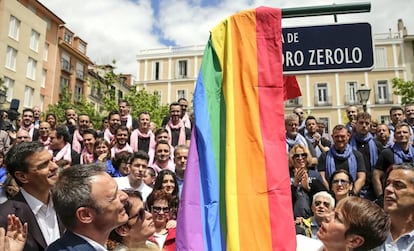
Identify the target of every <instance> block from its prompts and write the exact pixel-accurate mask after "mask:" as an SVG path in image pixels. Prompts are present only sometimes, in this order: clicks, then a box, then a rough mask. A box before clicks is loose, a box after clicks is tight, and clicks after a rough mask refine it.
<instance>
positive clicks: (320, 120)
mask: <svg viewBox="0 0 414 251" xmlns="http://www.w3.org/2000/svg"><path fill="white" fill-rule="evenodd" d="M318 122H322V123H324V124H325V131H324V132H325V133H329V132H330V130H329V118H328V117H320V118H319V119H318Z"/></svg>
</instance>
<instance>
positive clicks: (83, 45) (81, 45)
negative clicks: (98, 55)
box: [78, 42, 86, 54]
mask: <svg viewBox="0 0 414 251" xmlns="http://www.w3.org/2000/svg"><path fill="white" fill-rule="evenodd" d="M78 50H79V51H80V52H81V53H83V54H85V53H86V46H85V44H83V43H81V42H79V45H78Z"/></svg>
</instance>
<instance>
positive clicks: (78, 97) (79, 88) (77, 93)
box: [75, 84, 83, 102]
mask: <svg viewBox="0 0 414 251" xmlns="http://www.w3.org/2000/svg"><path fill="white" fill-rule="evenodd" d="M82 94H83V87H82V85H80V84H76V85H75V101H78V102H79V101H81V99H82Z"/></svg>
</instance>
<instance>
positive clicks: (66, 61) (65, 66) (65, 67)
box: [61, 52, 70, 72]
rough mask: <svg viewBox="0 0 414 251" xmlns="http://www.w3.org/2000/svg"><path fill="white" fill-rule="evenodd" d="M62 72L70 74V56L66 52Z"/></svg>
mask: <svg viewBox="0 0 414 251" xmlns="http://www.w3.org/2000/svg"><path fill="white" fill-rule="evenodd" d="M61 64H62V65H61V67H62V70H65V71H67V72H70V56H69V55H68V54H66V53H64V52H62V62H61Z"/></svg>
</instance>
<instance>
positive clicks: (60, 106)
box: [46, 87, 101, 128]
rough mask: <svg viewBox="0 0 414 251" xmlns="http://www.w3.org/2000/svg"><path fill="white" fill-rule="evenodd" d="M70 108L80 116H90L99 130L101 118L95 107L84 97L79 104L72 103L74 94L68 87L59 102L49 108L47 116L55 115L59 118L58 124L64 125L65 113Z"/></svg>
mask: <svg viewBox="0 0 414 251" xmlns="http://www.w3.org/2000/svg"><path fill="white" fill-rule="evenodd" d="M69 108H71V109H74V110H75V111H76V113H77V114H78V115H79V114H88V115H89V117H90V118H91V121H92V122H93V124H94V126H95V128H99V127H97V126H96V125H100V123H101V117H100V116H99V115H98V113H97V112H96V111H95V108H94V107H93V105H92V104H90V103H89V102H87V100H86V99H85V98H84V97H81V99H80V100H79V101H78V102H72V94H71V93H70V92H69V90H68V88H67V87H65V88H64V89H63V90H62V93H61V94H60V98H59V101H58V102H57V103H56V104H54V105H49V106H48V110H47V112H46V114H47V113H53V114H55V115H56V118H57V123H63V122H65V120H66V119H65V111H66V110H67V109H69Z"/></svg>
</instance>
